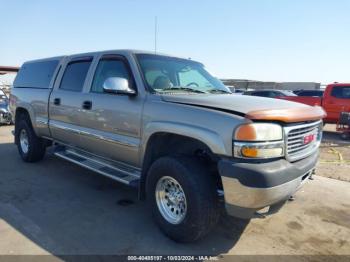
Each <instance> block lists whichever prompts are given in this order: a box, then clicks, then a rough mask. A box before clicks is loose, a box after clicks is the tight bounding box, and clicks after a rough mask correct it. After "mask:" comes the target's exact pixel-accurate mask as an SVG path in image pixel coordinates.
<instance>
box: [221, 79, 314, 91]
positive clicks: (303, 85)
mask: <svg viewBox="0 0 350 262" xmlns="http://www.w3.org/2000/svg"><path fill="white" fill-rule="evenodd" d="M222 82H223V83H224V84H225V85H226V86H229V87H234V88H235V89H241V90H250V89H279V90H300V89H303V90H315V89H316V90H317V89H320V88H321V84H320V83H316V82H264V81H256V80H246V79H222Z"/></svg>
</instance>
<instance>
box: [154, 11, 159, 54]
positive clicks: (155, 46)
mask: <svg viewBox="0 0 350 262" xmlns="http://www.w3.org/2000/svg"><path fill="white" fill-rule="evenodd" d="M157 30H158V17H157V16H155V17H154V53H155V54H157Z"/></svg>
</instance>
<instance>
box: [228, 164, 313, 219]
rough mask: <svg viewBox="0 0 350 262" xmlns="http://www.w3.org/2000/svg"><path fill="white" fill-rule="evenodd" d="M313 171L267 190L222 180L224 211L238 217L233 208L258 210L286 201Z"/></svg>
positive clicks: (234, 180) (234, 181) (232, 180)
mask: <svg viewBox="0 0 350 262" xmlns="http://www.w3.org/2000/svg"><path fill="white" fill-rule="evenodd" d="M312 173H313V170H310V171H309V172H307V173H306V174H304V175H302V176H300V177H298V178H296V179H294V180H292V181H289V182H287V183H285V184H282V185H278V186H274V187H269V188H253V187H247V186H244V185H242V184H241V183H240V182H239V181H238V180H237V179H232V178H228V177H223V178H222V183H223V187H224V197H225V204H226V210H227V212H228V214H229V215H233V216H239V214H237V212H236V210H237V208H235V207H240V208H247V209H254V211H255V210H259V209H261V208H264V207H267V206H271V205H274V204H276V203H279V202H281V201H283V200H287V199H288V198H289V197H290V196H292V195H293V194H294V193H295V192H296V191H298V190H299V189H300V188H301V187H302V186H303V184H304V183H305V182H306V181H307V180H308V178H309V177H310V176H311V175H312Z"/></svg>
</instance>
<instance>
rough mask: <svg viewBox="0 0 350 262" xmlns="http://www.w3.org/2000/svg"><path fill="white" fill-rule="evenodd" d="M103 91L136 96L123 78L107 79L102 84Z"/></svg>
mask: <svg viewBox="0 0 350 262" xmlns="http://www.w3.org/2000/svg"><path fill="white" fill-rule="evenodd" d="M103 91H104V92H105V93H112V94H121V95H129V96H132V95H136V92H135V90H133V89H131V88H130V87H129V81H128V80H127V79H126V78H123V77H109V78H107V79H106V81H105V82H104V83H103Z"/></svg>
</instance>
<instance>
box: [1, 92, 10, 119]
mask: <svg viewBox="0 0 350 262" xmlns="http://www.w3.org/2000/svg"><path fill="white" fill-rule="evenodd" d="M11 123H12V116H11V113H10V110H9V101H8V97H7V96H6V94H5V92H4V91H3V90H2V89H0V125H3V124H6V125H9V124H11Z"/></svg>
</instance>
